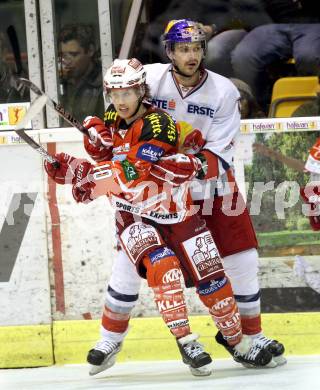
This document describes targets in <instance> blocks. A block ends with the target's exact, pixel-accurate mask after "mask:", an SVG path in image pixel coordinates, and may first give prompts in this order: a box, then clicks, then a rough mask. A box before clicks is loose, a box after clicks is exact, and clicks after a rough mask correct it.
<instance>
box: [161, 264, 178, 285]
mask: <svg viewBox="0 0 320 390" xmlns="http://www.w3.org/2000/svg"><path fill="white" fill-rule="evenodd" d="M181 276H182V273H181V271H180V270H179V269H178V268H173V269H171V270H169V271H167V272H166V273H165V274H164V275H163V278H162V282H163V283H165V284H169V283H172V282H175V281H177V280H179V279H180V278H181Z"/></svg>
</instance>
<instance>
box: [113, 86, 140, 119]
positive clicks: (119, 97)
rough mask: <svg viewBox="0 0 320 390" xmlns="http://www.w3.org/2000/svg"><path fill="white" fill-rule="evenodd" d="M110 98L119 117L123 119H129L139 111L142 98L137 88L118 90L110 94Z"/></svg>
mask: <svg viewBox="0 0 320 390" xmlns="http://www.w3.org/2000/svg"><path fill="white" fill-rule="evenodd" d="M109 98H110V100H111V101H112V103H113V104H114V107H115V109H116V111H117V113H118V115H119V116H120V117H121V118H123V119H129V118H131V117H132V116H133V115H134V113H135V112H136V110H137V107H138V104H139V98H140V96H139V93H138V92H137V90H136V88H123V89H118V88H117V89H112V90H111V91H110V92H109Z"/></svg>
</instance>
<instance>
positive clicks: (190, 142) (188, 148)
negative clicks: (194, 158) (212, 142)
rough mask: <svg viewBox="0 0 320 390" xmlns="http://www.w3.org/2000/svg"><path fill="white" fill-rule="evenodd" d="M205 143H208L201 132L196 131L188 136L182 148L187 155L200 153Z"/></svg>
mask: <svg viewBox="0 0 320 390" xmlns="http://www.w3.org/2000/svg"><path fill="white" fill-rule="evenodd" d="M205 143H206V141H205V140H204V139H203V138H202V134H201V131H200V130H198V129H194V130H193V131H192V132H191V133H190V134H188V135H187V136H186V138H185V140H184V142H183V145H182V148H183V150H184V151H185V152H186V153H188V152H189V153H198V152H199V151H200V150H201V149H202V147H203V145H204V144H205Z"/></svg>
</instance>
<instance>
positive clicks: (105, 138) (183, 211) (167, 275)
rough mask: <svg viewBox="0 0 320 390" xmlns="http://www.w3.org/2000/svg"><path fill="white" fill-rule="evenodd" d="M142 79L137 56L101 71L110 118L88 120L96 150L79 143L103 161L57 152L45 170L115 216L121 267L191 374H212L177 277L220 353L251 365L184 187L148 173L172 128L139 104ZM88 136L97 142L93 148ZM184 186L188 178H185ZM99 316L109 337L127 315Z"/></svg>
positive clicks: (98, 362) (98, 353) (103, 353)
mask: <svg viewBox="0 0 320 390" xmlns="http://www.w3.org/2000/svg"><path fill="white" fill-rule="evenodd" d="M145 77H146V74H145V70H144V68H143V66H142V64H141V63H140V62H139V61H138V60H136V59H131V60H115V61H114V63H113V65H112V66H111V67H110V68H109V70H108V71H107V73H106V76H105V78H104V88H105V91H106V93H107V94H108V97H109V98H110V100H111V101H112V103H113V105H111V106H110V107H109V109H108V110H107V111H108V112H109V114H110V116H113V118H114V119H113V121H112V123H110V125H109V126H108V127H107V126H105V125H104V124H103V122H102V123H100V124H98V120H97V118H91V119H89V121H95V123H96V125H95V127H94V129H91V132H93V133H94V132H97V133H99V134H100V136H101V135H102V140H101V137H99V142H101V144H104V145H102V147H101V149H100V146H101V145H97V144H96V145H94V146H93V145H92V141H91V142H89V140H88V139H87V140H86V141H85V142H86V147H87V149H89V150H90V153H91V154H92V155H93V154H95V157H96V159H97V160H102V161H100V163H98V165H92V164H91V163H89V162H88V161H84V160H80V159H76V158H74V157H71V156H68V155H66V154H64V153H62V154H58V155H56V158H57V159H58V160H59V162H60V166H59V167H58V168H55V167H54V166H53V165H52V164H50V163H48V162H45V169H46V171H47V173H48V174H49V176H50V177H52V178H53V179H54V180H55V181H56V182H57V183H61V184H65V183H70V184H72V185H73V187H72V191H73V196H74V198H75V199H76V201H77V202H88V201H91V200H93V199H95V198H97V197H98V196H102V195H107V196H108V198H109V200H110V202H111V203H112V205H113V206H114V207H115V209H116V210H117V211H116V224H117V231H118V235H119V240H120V244H121V247H122V250H123V251H125V252H126V254H127V257H128V258H129V259H130V261H131V267H132V265H133V266H134V267H132V268H130V269H136V271H137V274H139V275H140V276H142V277H145V278H146V279H147V281H148V285H149V287H151V288H152V289H153V291H154V299H155V303H156V305H157V307H158V310H159V313H160V314H161V315H162V317H163V319H164V322H165V323H166V325H167V326H168V328H169V329H170V332H171V333H172V334H173V335H174V336H175V338H176V339H177V344H178V347H179V350H180V352H181V355H182V359H183V361H184V363H186V364H188V366H189V367H190V370H191V372H192V373H193V374H194V375H209V374H210V373H211V369H210V368H209V367H208V365H209V364H210V363H211V357H210V355H209V354H207V353H206V352H205V351H204V350H203V348H202V346H201V344H199V343H198V342H197V335H195V334H193V333H191V330H190V326H189V321H188V314H187V309H186V304H185V300H184V294H183V290H182V286H181V281H180V277H181V276H182V275H183V276H184V279H185V282H186V284H191V285H195V286H196V288H197V293H198V295H199V298H200V300H201V301H202V303H203V304H204V305H205V306H206V307H207V308H208V310H209V313H210V314H211V316H212V318H213V320H214V322H215V324H216V326H217V327H218V329H219V330H220V332H221V334H222V337H223V338H224V340H225V342H226V345H227V346H228V348H229V349H230V350H232V351H233V354H234V355H235V356H238V357H239V358H241V359H243V360H244V361H248V363H249V364H250V360H252V356H251V355H252V352H253V350H252V348H253V343H252V340H251V338H250V337H248V336H243V335H242V329H241V321H240V315H239V311H238V307H237V304H236V302H235V299H234V297H233V293H232V289H231V284H230V282H229V280H228V277H227V276H226V275H225V273H224V270H223V267H222V263H221V258H220V256H219V253H218V251H217V249H216V246H215V243H214V240H213V237H212V235H211V233H210V232H209V230H208V229H207V228H206V225H205V223H204V221H203V220H201V218H200V217H199V216H198V215H197V214H196V212H195V210H194V207H193V204H192V202H191V197H190V192H189V188H188V183H184V184H181V185H175V183H174V184H173V185H172V184H171V183H170V180H167V179H166V180H165V181H164V180H163V178H162V177H161V178H160V179H159V178H157V177H155V176H154V175H153V170H152V168H153V165H154V164H155V163H156V162H158V161H159V160H160V158H161V157H163V156H164V157H165V156H166V155H170V154H171V153H175V154H176V153H177V147H178V128H177V126H176V124H175V123H174V121H173V119H172V118H171V117H170V116H169V115H168V114H167V113H166V112H164V111H162V110H160V109H158V108H156V107H154V106H151V105H150V104H148V103H147V102H146V101H145V100H144V99H145V98H146V96H147V92H148V87H147V85H146V84H145ZM114 110H115V111H114ZM111 112H115V113H116V114H117V115H111ZM98 126H101V127H100V128H99V127H98ZM94 135H95V134H92V138H95V137H94ZM96 135H97V134H96ZM97 140H98V136H97V137H96V139H95V141H96V143H97V142H98V141H97ZM111 144H112V151H111V148H110V146H109V145H111ZM99 150H100V151H101V154H100V155H99ZM106 150H108V152H107V151H106ZM108 153H109V154H108ZM180 157H181V158H185V159H187V165H188V167H189V166H190V164H191V165H193V166H194V169H193V170H192V172H191V173H190V172H188V178H189V179H192V178H193V176H196V175H203V172H202V164H201V162H200V161H199V160H198V158H197V157H195V156H192V155H190V156H189V155H185V156H180ZM181 167H182V168H183V162H180V168H179V169H181ZM182 171H183V169H182ZM183 181H187V180H186V178H185V177H184V178H183ZM128 267H129V263H127V264H124V263H123V267H122V270H121V272H122V273H126V272H127V271H128ZM104 318H105V323H104V319H103V322H102V325H103V326H104V325H106V327H109V329H112V331H113V332H114V333H117V332H118V333H123V332H125V331H126V328H127V321H128V319H129V318H128V314H127V313H126V312H120V311H114V310H113V307H112V305H108V306H106V307H105V310H104ZM120 347H121V343H119V342H116V341H114V342H113V345H112V343H110V342H109V343H105V345H102V346H101V345H100V347H95V348H94V349H92V350H91V351H90V352H89V354H88V361H89V363H91V364H92V366H93V367H92V370H91V373H92V374H95V373H97V372H100V371H102V370H104V369H106V368H107V367H109V366H110V365H111V364H112V363H113V362H114V359H113V357H114V356H115V354H116V353H117V352H118V351H119V349H120ZM253 349H254V355H255V356H254V359H255V361H256V362H258V363H259V364H261V365H266V364H268V363H269V362H270V361H271V360H272V355H271V353H270V352H268V351H266V350H259V351H256V349H255V348H253ZM110 350H111V356H110Z"/></svg>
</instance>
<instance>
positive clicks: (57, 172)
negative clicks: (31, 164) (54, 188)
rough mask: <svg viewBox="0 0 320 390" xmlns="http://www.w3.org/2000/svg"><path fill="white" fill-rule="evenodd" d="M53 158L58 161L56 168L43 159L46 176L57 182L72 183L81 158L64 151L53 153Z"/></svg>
mask: <svg viewBox="0 0 320 390" xmlns="http://www.w3.org/2000/svg"><path fill="white" fill-rule="evenodd" d="M55 158H56V159H57V160H58V162H59V167H58V168H55V167H54V165H52V164H51V163H49V162H48V161H44V169H45V170H46V172H47V174H48V176H50V177H51V178H52V179H53V180H54V181H55V182H56V183H58V184H72V181H73V178H74V174H75V169H76V167H77V165H78V164H80V162H81V161H83V160H82V159H77V158H75V157H72V156H69V155H68V154H66V153H58V154H56V155H55Z"/></svg>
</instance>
